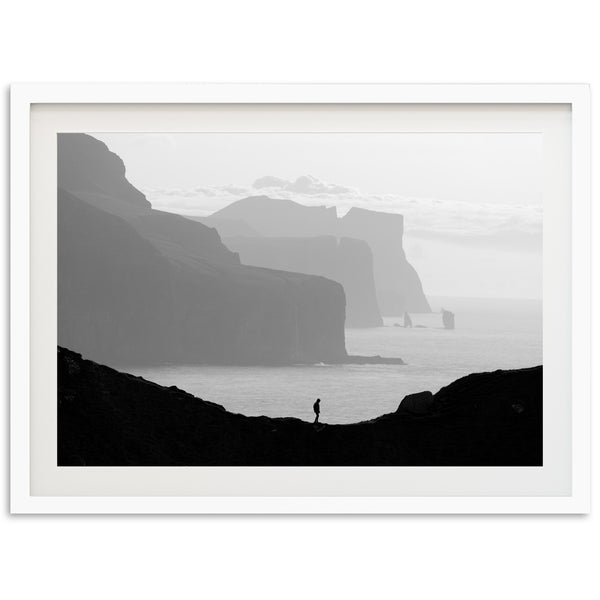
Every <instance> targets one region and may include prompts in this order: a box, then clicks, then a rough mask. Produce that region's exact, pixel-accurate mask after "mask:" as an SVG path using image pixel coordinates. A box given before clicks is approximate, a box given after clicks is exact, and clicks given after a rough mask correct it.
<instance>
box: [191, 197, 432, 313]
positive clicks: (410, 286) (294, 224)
mask: <svg viewBox="0 0 600 600" xmlns="http://www.w3.org/2000/svg"><path fill="white" fill-rule="evenodd" d="M202 222H203V223H204V224H206V225H212V226H214V227H215V228H216V229H217V230H219V227H220V226H221V227H223V231H225V227H227V228H228V229H229V230H230V231H231V224H232V223H234V222H237V223H240V222H243V223H245V224H246V226H248V227H250V228H252V229H253V230H254V231H256V232H258V233H259V234H260V236H267V237H279V238H281V237H291V238H298V237H303V238H308V237H314V236H323V235H325V236H328V235H329V236H335V237H338V238H342V237H345V238H352V239H356V240H362V241H364V242H366V243H367V244H368V245H369V247H370V249H371V252H372V256H373V276H374V280H375V288H376V294H377V299H378V307H379V311H380V313H381V314H382V315H384V316H397V315H401V314H402V313H403V312H404V311H409V312H430V310H431V308H430V306H429V303H428V301H427V298H426V297H425V294H424V292H423V287H422V285H421V281H420V279H419V275H418V274H417V272H416V271H415V269H414V268H413V266H412V265H411V264H410V263H409V262H408V260H407V259H406V255H405V252H404V248H403V245H402V237H403V232H404V218H403V216H402V215H398V214H393V213H382V212H376V211H371V210H366V209H362V208H352V209H350V211H349V212H348V213H347V214H346V215H344V216H343V217H341V218H338V217H337V214H336V209H335V207H331V208H326V207H324V206H303V205H301V204H298V203H297V202H294V201H292V200H282V199H275V198H269V197H268V196H250V197H248V198H244V199H242V200H238V201H236V202H233V203H232V204H230V205H229V206H226V207H225V208H223V209H221V210H219V211H217V212H216V213H214V214H213V215H212V216H211V217H204V218H203V219H202ZM242 235H244V236H245V237H247V236H246V234H242ZM224 237H229V236H226V235H224ZM243 260H244V257H243V255H242V261H243Z"/></svg>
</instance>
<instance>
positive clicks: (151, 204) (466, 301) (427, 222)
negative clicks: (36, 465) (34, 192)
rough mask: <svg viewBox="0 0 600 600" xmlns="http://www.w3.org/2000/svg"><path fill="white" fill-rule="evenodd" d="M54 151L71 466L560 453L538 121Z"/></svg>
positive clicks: (71, 144)
mask: <svg viewBox="0 0 600 600" xmlns="http://www.w3.org/2000/svg"><path fill="white" fill-rule="evenodd" d="M56 144H57V151H58V152H57V156H58V158H57V176H58V190H57V195H58V219H57V221H58V231H57V242H58V283H57V295H58V330H57V334H58V349H57V353H58V355H57V377H58V379H57V381H58V390H57V427H58V430H57V444H58V447H57V464H58V466H61V467H63V466H64V467H95V466H111V467H120V466H129V467H131V466H136V467H142V466H220V467H224V466H261V467H269V466H300V467H301V466H310V467H321V466H322V467H325V466H341V467H357V466H370V467H385V466H409V467H410V466H418V467H440V466H447V467H456V466H459V467H477V466H480V467H481V466H484V467H507V466H512V467H518V466H542V465H543V464H544V456H543V336H542V307H543V288H542V266H543V247H542V239H543V235H542V233H543V232H542V221H543V173H542V163H543V155H544V139H543V136H542V135H540V134H539V133H535V132H531V133H517V132H515V133H511V132H507V133H485V132H482V133H447V132H444V133H442V132H440V133H432V132H423V133H404V132H403V133H394V132H386V133H381V132H379V133H368V132H367V133H365V132H361V133H353V132H348V133H317V132H316V133H297V132H293V133H285V132H284V133H266V132H265V133H194V132H193V131H190V132H188V133H182V132H177V133H169V132H156V133H135V132H131V133H122V132H120V133H95V132H93V131H90V132H88V133H69V132H64V133H58V135H57V139H56ZM565 318H566V317H565Z"/></svg>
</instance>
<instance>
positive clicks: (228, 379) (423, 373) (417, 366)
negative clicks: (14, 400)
mask: <svg viewBox="0 0 600 600" xmlns="http://www.w3.org/2000/svg"><path fill="white" fill-rule="evenodd" d="M431 300H432V302H431V304H432V308H433V309H434V311H439V309H440V308H442V307H443V308H446V309H448V310H452V311H453V312H454V313H455V315H456V329H454V330H445V329H443V328H442V323H441V315H440V314H439V312H433V313H431V314H411V317H412V321H413V324H414V325H415V327H413V328H412V329H405V328H404V327H398V326H395V325H396V324H399V325H402V323H403V320H402V317H400V316H399V317H389V318H385V319H384V321H385V326H384V327H376V328H369V329H347V330H346V349H347V351H348V353H349V354H360V355H376V354H379V355H381V356H389V357H401V358H402V359H403V360H404V361H405V362H406V363H407V364H406V365H325V364H318V365H309V366H307V365H298V366H287V367H262V366H261V367H250V366H244V367H231V366H205V365H200V366H197V365H186V366H164V367H155V368H140V367H136V368H129V369H124V370H128V371H129V372H132V373H134V374H136V375H141V376H142V377H144V378H146V379H148V380H150V381H154V382H156V383H159V384H161V385H166V386H170V385H176V386H177V387H179V388H181V389H184V390H186V391H187V392H190V393H191V394H194V395H195V396H198V397H200V398H202V399H204V400H209V401H211V402H216V403H218V404H221V405H223V406H224V407H225V408H227V410H230V411H232V412H237V413H242V414H245V415H267V416H270V417H298V418H300V419H304V420H307V421H312V420H313V418H314V414H313V412H312V405H313V402H314V401H315V399H316V398H321V417H320V420H321V421H322V422H324V423H353V422H358V421H363V420H367V419H371V418H373V417H377V416H379V415H382V414H384V413H388V412H393V411H395V410H396V409H397V408H398V405H399V403H400V401H401V400H402V398H403V397H404V396H405V395H407V394H411V393H414V392H420V391H424V390H430V391H432V392H434V393H435V392H436V391H438V390H439V389H440V388H441V387H443V386H445V385H448V384H449V383H451V382H452V381H454V380H455V379H458V378H459V377H462V376H464V375H468V374H469V373H474V372H482V371H493V370H496V369H514V368H522V367H531V366H534V365H540V364H542V362H543V360H542V303H541V301H537V300H492V299H459V298H433V299H431Z"/></svg>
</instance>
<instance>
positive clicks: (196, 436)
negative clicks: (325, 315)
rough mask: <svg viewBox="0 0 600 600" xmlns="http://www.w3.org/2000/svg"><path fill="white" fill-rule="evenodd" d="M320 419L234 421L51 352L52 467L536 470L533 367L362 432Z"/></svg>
mask: <svg viewBox="0 0 600 600" xmlns="http://www.w3.org/2000/svg"><path fill="white" fill-rule="evenodd" d="M307 402H310V399H307ZM321 416H322V417H323V420H324V421H325V424H321V425H318V426H314V425H313V424H311V423H307V422H305V421H301V420H300V419H295V418H269V417H246V416H244V415H240V414H234V413H230V412H228V411H226V410H225V409H224V408H223V407H222V406H220V405H218V404H214V403H212V402H207V401H204V400H202V399H200V398H196V397H194V396H192V395H191V394H188V393H187V392H185V391H183V390H180V389H178V388H176V387H169V388H166V387H162V386H160V385H157V384H155V383H152V382H150V381H146V380H144V379H142V378H140V377H135V376H133V375H128V374H125V373H120V372H118V371H116V370H114V369H111V368H109V367H106V366H102V365H99V364H97V363H95V362H92V361H89V360H84V359H83V358H82V357H81V355H80V354H77V353H74V352H72V351H70V350H68V349H65V348H60V347H59V348H58V465H59V466H79V465H87V466H128V465H131V466H133V465H139V466H142V465H147V466H194V465H197V466H200V465H221V466H234V465H240V466H242V465H243V466H250V465H260V466H275V465H280V466H326V465H332V466H333V465H341V466H385V465H388V466H389V465H403V466H540V465H542V464H543V460H542V458H543V457H542V447H543V444H542V416H543V405H542V367H541V366H539V367H533V368H529V369H519V370H514V371H494V372H491V373H477V374H473V375H469V376H467V377H463V378H462V379H459V380H457V381H455V382H454V383H452V384H450V385H448V386H446V387H444V388H442V389H441V390H440V391H439V392H437V393H436V394H431V393H430V392H426V393H422V394H416V395H415V394H413V395H411V396H407V397H405V398H404V399H403V400H402V401H401V402H400V405H399V407H398V410H397V411H396V412H394V413H390V414H387V415H382V416H381V417H378V418H375V419H372V420H370V421H365V422H361V423H355V424H351V425H328V424H326V421H327V418H326V414H324V411H323V412H322V414H321Z"/></svg>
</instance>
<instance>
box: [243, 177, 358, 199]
mask: <svg viewBox="0 0 600 600" xmlns="http://www.w3.org/2000/svg"><path fill="white" fill-rule="evenodd" d="M252 187H253V188H255V189H264V188H269V189H270V190H272V191H285V192H292V193H295V194H310V195H313V194H334V195H338V194H349V193H352V192H353V191H354V190H352V189H351V188H348V187H345V186H343V185H336V184H334V183H325V182H323V181H320V180H319V179H317V178H316V177H313V176H312V175H302V176H300V177H298V178H297V179H296V180H295V181H288V180H287V179H282V178H281V177H274V176H272V175H266V176H265V177H260V178H259V179H257V180H256V181H255V182H254V183H253V184H252Z"/></svg>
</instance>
